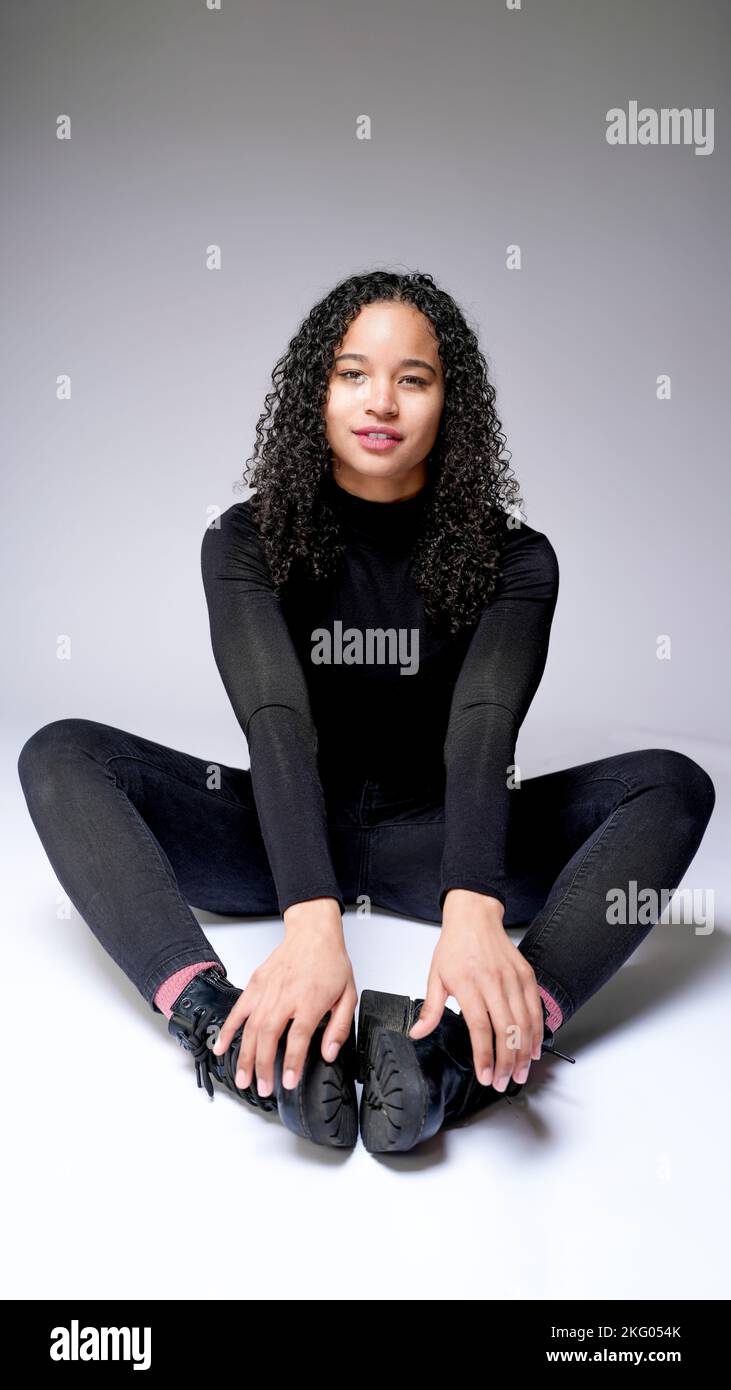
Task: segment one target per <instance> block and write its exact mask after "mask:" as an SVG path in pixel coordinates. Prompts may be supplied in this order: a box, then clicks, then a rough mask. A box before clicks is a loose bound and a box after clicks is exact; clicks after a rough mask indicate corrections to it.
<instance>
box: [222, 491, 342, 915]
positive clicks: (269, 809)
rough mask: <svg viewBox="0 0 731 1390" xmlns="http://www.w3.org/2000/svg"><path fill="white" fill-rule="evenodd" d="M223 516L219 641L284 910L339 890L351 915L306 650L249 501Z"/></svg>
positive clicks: (224, 676) (224, 674) (337, 896)
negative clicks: (335, 849)
mask: <svg viewBox="0 0 731 1390" xmlns="http://www.w3.org/2000/svg"><path fill="white" fill-rule="evenodd" d="M216 522H217V523H218V524H216ZM216 522H213V523H212V524H211V525H210V526H209V527H208V528H207V529H206V531H205V533H204V536H203V543H202V546H201V571H202V576H203V585H204V589H205V595H206V602H207V604H208V616H209V621H210V628H211V642H212V644H213V654H214V657H215V661H216V665H217V667H218V670H219V672H220V675H221V679H222V681H223V684H224V686H225V689H226V693H227V695H228V697H229V700H230V701H231V704H232V706H233V710H234V713H235V715H236V718H237V720H238V722H239V724H240V725H241V728H242V729H243V732H244V735H245V737H246V739H247V741H248V744H249V752H250V755H251V779H252V786H253V790H254V799H255V801H256V808H257V812H258V815H259V821H260V824H261V831H262V835H263V838H264V844H265V847H266V851H267V855H268V858H269V863H270V866H271V870H272V876H273V878H274V882H275V886H276V890H277V898H278V902H279V911H280V913H282V914H284V912H285V911H286V909H287V908H288V907H289V906H290V905H291V904H292V903H297V902H303V901H305V900H306V899H312V898H321V897H332V898H335V899H336V900H337V902H338V904H339V906H340V911H341V912H344V910H345V904H344V901H343V898H342V894H341V890H340V887H339V884H338V882H337V879H336V877H335V871H334V868H333V864H332V859H331V854H330V844H329V837H328V829H327V818H326V812H325V803H324V796H323V791H322V785H321V782H320V775H319V770H318V765H317V731H316V729H315V726H314V722H313V719H312V713H311V709H310V701H309V695H308V691H307V685H306V682H305V677H304V673H303V671H302V667H301V665H300V661H299V657H298V655H297V652H296V650H295V647H294V643H293V642H292V638H291V636H290V632H289V628H288V627H287V624H286V621H285V618H284V614H283V612H282V609H281V606H280V602H279V598H278V597H277V595H276V593H275V592H274V587H273V584H272V580H271V576H270V574H269V571H268V568H267V566H266V562H265V559H264V554H263V551H262V549H261V544H260V541H259V536H258V533H257V530H256V526H255V523H254V520H253V517H252V516H251V514H250V511H249V509H248V507H247V504H246V503H245V502H237V503H234V504H233V506H231V507H229V508H228V509H227V510H226V511H225V512H223V513H222V514H221V515H220V516H219V517H218V518H216Z"/></svg>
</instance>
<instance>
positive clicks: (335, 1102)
mask: <svg viewBox="0 0 731 1390" xmlns="http://www.w3.org/2000/svg"><path fill="white" fill-rule="evenodd" d="M241 993H242V991H241V990H240V989H237V988H236V986H235V985H232V984H231V983H230V982H229V981H228V980H227V979H226V976H225V975H223V974H222V973H221V971H220V970H218V969H217V968H216V967H215V966H209V967H208V969H207V970H200V971H199V972H198V974H197V975H194V976H193V979H192V980H191V981H190V982H189V983H188V984H187V985H186V986H185V989H184V990H183V991H182V993H181V994H179V995H178V998H177V999H176V1000H175V1003H174V1004H173V1007H172V1013H171V1017H170V1019H169V1021H168V1032H169V1033H171V1034H172V1036H173V1037H174V1038H177V1040H178V1042H179V1044H180V1046H181V1047H184V1048H185V1050H186V1052H190V1053H192V1055H193V1058H194V1060H195V1070H196V1077H197V1081H198V1085H199V1086H205V1089H206V1091H207V1092H208V1095H209V1096H210V1097H211V1099H213V1094H214V1091H213V1084H212V1080H211V1078H213V1079H214V1080H215V1081H218V1082H219V1083H220V1084H221V1085H222V1086H225V1087H226V1089H227V1090H229V1091H231V1093H232V1094H233V1095H235V1096H236V1098H237V1099H238V1100H240V1101H244V1102H245V1103H246V1104H248V1105H252V1106H254V1107H255V1108H256V1109H257V1110H268V1111H276V1113H277V1115H278V1118H279V1119H280V1120H281V1122H282V1124H283V1125H285V1126H286V1128H287V1129H290V1130H291V1131H292V1133H293V1134H298V1135H300V1137H301V1138H303V1139H311V1140H312V1141H313V1143H315V1144H325V1145H328V1146H330V1147H332V1148H352V1147H353V1146H354V1145H355V1143H356V1142H357V1139H358V1109H357V1100H356V1094H355V1076H356V1065H357V1064H356V1053H355V1020H353V1026H352V1028H351V1032H350V1036H349V1038H348V1039H347V1041H346V1042H345V1043H343V1044H342V1046H341V1048H340V1051H339V1052H338V1055H337V1057H336V1058H335V1060H334V1062H326V1061H325V1060H324V1058H323V1056H322V1051H321V1048H322V1036H323V1033H324V1031H325V1028H326V1026H327V1023H328V1021H329V1018H330V1013H329V1011H328V1013H326V1014H325V1016H324V1018H322V1019H321V1021H320V1023H318V1025H317V1028H316V1029H315V1031H314V1033H313V1035H312V1041H311V1043H310V1047H309V1050H308V1053H307V1057H306V1059H305V1064H304V1067H303V1069H302V1075H301V1077H300V1080H299V1083H298V1085H297V1086H295V1087H294V1089H292V1090H287V1088H286V1087H284V1086H283V1085H282V1069H283V1063H284V1054H285V1051H286V1043H287V1034H288V1032H289V1027H290V1024H289V1023H288V1024H287V1027H286V1028H285V1030H284V1032H283V1034H282V1036H281V1038H280V1039H279V1046H278V1048H277V1055H276V1060H275V1064H274V1089H273V1091H272V1092H271V1094H270V1095H268V1096H260V1095H259V1093H258V1091H257V1089H256V1077H255V1076H254V1077H253V1078H252V1081H251V1084H250V1085H249V1086H246V1087H244V1088H241V1087H239V1086H237V1085H236V1082H235V1080H234V1077H235V1072H236V1063H237V1061H238V1055H239V1047H240V1045H241V1039H242V1037H243V1031H244V1028H245V1027H246V1022H245V1021H244V1023H243V1024H241V1025H240V1027H239V1028H238V1029H237V1030H236V1032H235V1034H234V1036H233V1038H232V1039H231V1042H230V1043H229V1045H228V1047H227V1048H226V1051H225V1052H224V1053H222V1054H221V1056H220V1057H218V1056H216V1054H215V1053H214V1052H213V1051H212V1046H213V1043H214V1042H215V1040H216V1038H217V1037H218V1031H219V1029H220V1028H221V1026H222V1025H223V1023H224V1022H225V1020H226V1019H227V1017H228V1015H229V1014H230V1012H231V1010H232V1008H233V1006H234V1004H235V1003H236V1000H237V999H238V998H239V996H240V995H241ZM290 1022H291V1021H290Z"/></svg>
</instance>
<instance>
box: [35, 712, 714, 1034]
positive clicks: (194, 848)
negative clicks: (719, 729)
mask: <svg viewBox="0 0 731 1390" xmlns="http://www.w3.org/2000/svg"><path fill="white" fill-rule="evenodd" d="M18 772H19V776H20V781H21V785H22V788H23V793H24V795H25V798H26V802H27V805H28V809H29V811H30V815H31V818H32V820H33V824H34V825H35V828H36V830H37V832H38V834H39V836H40V839H41V842H42V844H43V847H44V849H45V851H46V854H47V856H48V858H49V860H50V862H51V865H52V867H53V869H54V872H55V874H56V877H57V878H58V880H59V883H60V884H61V886H62V888H63V889H64V890H65V892H66V893H67V894H68V897H69V898H70V900H71V902H72V903H73V905H74V907H75V908H76V909H77V911H78V912H79V913H80V914H81V916H82V918H83V919H84V921H85V922H86V923H87V925H88V926H89V927H90V928H91V930H92V931H93V933H94V935H95V936H96V937H97V939H98V940H99V941H100V942H101V945H102V946H103V947H104V949H105V950H106V951H107V952H108V953H109V955H110V956H112V958H113V959H114V960H115V961H116V962H117V964H118V965H119V966H120V967H121V968H122V970H123V971H124V972H125V974H126V975H127V976H128V977H129V979H130V980H131V981H132V982H133V983H134V984H135V985H136V986H137V988H138V989H139V991H140V992H141V994H142V995H143V996H144V998H145V999H146V1001H147V1002H148V1004H150V1005H151V1007H152V1008H153V1010H155V1011H156V1012H159V1010H157V1006H156V1005H155V1003H154V995H155V992H156V990H157V989H158V987H159V985H161V984H162V982H163V980H165V979H166V978H167V976H169V975H171V974H173V972H174V971H176V970H180V969H182V967H183V966H185V965H189V964H192V963H194V962H197V961H203V960H219V959H220V958H219V956H218V954H217V952H216V951H215V950H213V948H212V946H211V945H210V943H209V941H208V940H207V938H206V936H205V934H204V932H203V931H202V929H201V927H200V926H199V924H198V922H197V921H196V918H195V916H194V915H193V912H192V911H191V907H190V906H189V904H192V905H193V906H194V907H197V908H202V909H205V910H207V911H210V912H215V913H219V914H224V915H225V914H232V915H234V916H237V917H246V916H255V917H261V916H268V915H275V916H279V909H278V904H277V898H276V894H275V888H274V881H273V878H272V875H271V871H270V868H269V862H268V859H267V855H266V851H265V847H264V842H263V840H262V836H261V832H260V829H259V822H258V817H257V813H256V805H255V801H254V794H253V789H252V783H251V776H250V773H249V772H248V770H245V769H243V768H237V767H226V766H225V765H223V764H220V763H209V762H207V761H206V760H205V759H202V758H197V757H193V756H191V754H189V753H182V752H179V751H177V750H176V749H174V748H168V747H166V746H165V745H164V744H160V743H153V742H152V741H151V740H150V739H147V738H143V737H142V736H141V735H139V734H133V733H129V732H128V731H126V730H125V729H117V728H113V727H111V726H110V725H107V724H100V723H97V722H96V721H94V720H90V719H58V720H55V721H53V722H52V723H50V724H45V725H44V726H43V727H42V728H41V729H39V730H38V731H37V732H36V733H34V734H33V735H32V736H31V737H30V738H29V739H28V740H27V742H26V743H25V744H24V746H23V748H22V750H21V753H20V757H19V760H18ZM217 773H218V774H220V782H219V785H218V786H216V780H218V779H217V777H216V774H217ZM324 791H325V800H326V805H327V811H328V825H329V829H330V845H331V852H332V856H333V863H334V866H335V872H336V875H337V879H338V882H339V884H340V887H341V890H342V893H343V898H344V901H345V902H346V903H348V904H350V903H356V902H357V901H358V900H359V899H361V901H362V895H364V894H365V895H367V896H368V898H369V899H370V902H371V904H372V905H373V906H374V907H384V908H388V909H390V910H392V911H394V912H397V913H402V914H404V915H406V916H409V917H417V918H423V919H426V920H427V921H430V922H440V921H441V914H440V912H439V906H438V899H439V886H440V881H439V875H440V862H441V854H442V846H443V839H444V808H443V800H442V792H443V787H439V786H437V785H434V784H432V785H429V784H427V785H425V786H422V787H414V786H410V787H409V788H408V789H406V788H401V789H399V788H387V787H385V786H384V785H383V784H382V783H381V784H376V783H374V782H371V781H367V782H365V783H361V784H356V785H352V784H351V785H350V786H348V785H347V783H342V784H340V785H335V784H334V783H332V782H328V783H327V784H326V785H325V787H324ZM714 803H715V790H714V786H713V782H712V781H711V778H710V777H709V775H708V773H707V772H705V771H704V769H703V768H702V767H700V765H699V764H698V763H696V762H694V761H693V759H692V758H689V757H687V756H686V755H685V754H684V753H679V752H676V751H673V750H672V749H667V748H643V749H640V750H638V751H634V752H629V753H620V754H616V755H614V756H611V757H607V758H601V759H598V760H597V761H596V762H588V763H581V764H579V765H578V766H575V767H569V768H564V769H562V770H560V771H557V772H549V773H546V774H544V775H542V776H539V777H530V778H526V779H524V781H523V783H522V786H521V787H520V788H516V789H515V791H514V792H513V794H512V796H511V811H510V821H509V833H508V847H507V868H508V878H507V885H508V891H507V899H508V904H507V908H506V910H505V915H504V924H505V926H506V927H510V926H520V925H526V928H527V929H526V930H525V932H524V934H523V937H522V939H521V941H520V945H519V947H518V949H519V950H520V951H521V952H522V953H523V954H524V955H525V957H526V959H527V960H528V961H529V962H530V964H531V966H532V968H533V971H534V973H535V976H536V979H537V981H538V983H539V984H540V985H542V986H543V987H544V988H545V989H546V990H548V991H549V993H550V994H552V995H553V997H554V999H555V1000H556V1002H557V1003H558V1004H559V1006H560V1008H561V1010H562V1013H563V1016H564V1022H566V1021H567V1020H568V1019H569V1018H570V1017H571V1016H572V1014H574V1013H575V1012H576V1010H577V1009H578V1008H580V1007H581V1005H582V1004H584V1003H585V1002H586V1000H587V999H589V998H590V997H591V996H592V995H593V994H594V993H596V991H597V990H598V989H600V988H601V986H602V985H603V984H605V983H606V981H607V980H609V979H610V977H611V976H612V975H613V974H614V973H615V972H616V971H617V970H618V969H619V968H620V966H621V965H622V964H623V963H624V961H626V960H627V958H628V957H629V956H630V955H631V954H632V952H633V951H634V950H635V949H636V947H637V946H638V945H639V944H640V942H641V941H642V940H643V939H644V937H645V936H647V934H648V932H649V931H650V930H651V929H652V926H653V925H654V924H655V922H656V921H657V918H658V916H659V915H660V914H661V912H662V910H663V907H664V904H665V901H666V898H663V897H662V893H663V890H666V892H667V891H670V892H672V890H674V889H675V888H677V887H678V885H679V884H680V882H681V880H682V878H683V876H684V874H685V872H686V870H687V869H688V866H689V865H690V863H691V861H692V860H693V858H694V856H695V853H696V851H697V849H698V846H699V845H700V842H701V839H702V838H703V833H704V831H705V828H706V825H707V824H708V820H709V818H710V815H711V812H712V810H713V806H714ZM633 880H634V882H635V885H636V891H637V894H641V893H642V891H643V890H647V889H654V890H655V893H656V894H657V901H658V903H659V904H660V905H659V908H658V911H657V913H652V914H651V916H650V920H649V921H646V920H640V921H639V922H635V921H633V920H632V914H630V916H629V920H628V921H626V922H625V923H623V924H617V923H616V922H614V921H612V922H610V921H608V918H607V913H608V900H607V894H608V893H611V892H612V891H616V890H618V889H623V890H624V892H625V893H627V895H628V897H629V896H630V895H631V894H632V882H633ZM642 901H643V899H642V898H640V902H642ZM634 915H635V916H639V917H640V919H642V918H643V917H644V916H646V915H647V914H646V913H645V914H643V913H642V912H639V913H635V914H634ZM221 965H222V968H223V969H225V967H224V966H223V962H221ZM374 984H375V982H374Z"/></svg>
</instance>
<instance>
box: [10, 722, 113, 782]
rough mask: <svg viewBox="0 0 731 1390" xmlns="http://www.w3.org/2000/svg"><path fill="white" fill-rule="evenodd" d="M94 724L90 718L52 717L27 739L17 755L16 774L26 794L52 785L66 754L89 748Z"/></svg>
mask: <svg viewBox="0 0 731 1390" xmlns="http://www.w3.org/2000/svg"><path fill="white" fill-rule="evenodd" d="M95 727H96V726H95V724H94V721H93V720H89V719H53V720H52V721H51V722H50V724H43V725H42V727H41V728H40V729H36V731H35V733H34V734H31V735H30V738H28V739H26V741H25V743H24V744H23V747H22V748H21V750H20V753H19V755H18V776H19V778H20V783H21V786H22V788H23V791H24V793H25V795H26V797H27V796H28V795H30V794H33V793H36V792H37V791H38V790H40V789H44V790H49V789H50V788H51V786H52V783H53V781H54V779H55V776H56V773H57V771H58V769H60V768H61V767H62V766H63V765H64V763H65V761H66V759H67V756H68V754H69V753H77V752H84V751H87V750H88V748H89V746H90V741H91V737H92V736H93V730H94V728H95Z"/></svg>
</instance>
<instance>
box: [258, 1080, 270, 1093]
mask: <svg viewBox="0 0 731 1390" xmlns="http://www.w3.org/2000/svg"><path fill="white" fill-rule="evenodd" d="M256 1089H257V1091H258V1092H259V1095H260V1096H268V1095H269V1092H270V1091H271V1089H272V1088H271V1086H270V1084H269V1082H268V1081H261V1080H259V1078H258V1077H257V1082H256Z"/></svg>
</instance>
